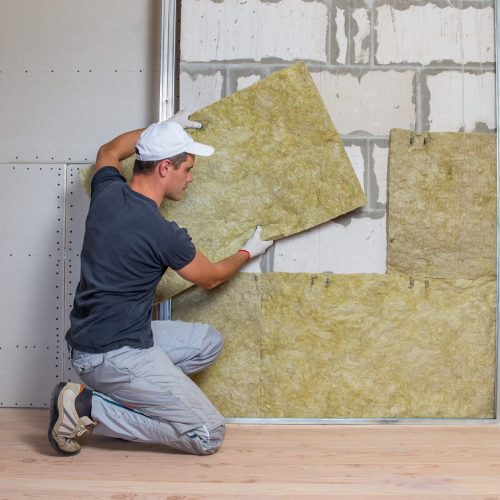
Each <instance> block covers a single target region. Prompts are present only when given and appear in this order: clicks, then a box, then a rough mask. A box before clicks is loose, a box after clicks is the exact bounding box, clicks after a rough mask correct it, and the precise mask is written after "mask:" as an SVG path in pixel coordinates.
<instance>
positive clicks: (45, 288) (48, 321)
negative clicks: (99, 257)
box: [0, 164, 65, 406]
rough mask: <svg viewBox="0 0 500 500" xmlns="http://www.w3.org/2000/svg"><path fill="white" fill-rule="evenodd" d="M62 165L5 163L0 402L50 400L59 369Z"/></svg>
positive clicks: (0, 197) (0, 172) (0, 201)
mask: <svg viewBox="0 0 500 500" xmlns="http://www.w3.org/2000/svg"><path fill="white" fill-rule="evenodd" d="M64 178H65V171H64V165H20V164H17V165H5V164H2V165H0V206H1V210H2V221H3V222H2V238H0V275H1V276H2V286H1V288H0V294H1V302H2V336H1V339H0V403H1V405H2V406H46V405H47V402H48V398H49V397H50V390H51V388H52V386H53V385H54V384H55V383H56V382H57V381H58V380H59V379H60V375H61V373H62V368H61V367H62V364H61V362H62V356H63V351H64V349H63V347H62V346H63V336H64V331H63V328H64V317H63V314H64V295H63V293H64V289H63V288H64Z"/></svg>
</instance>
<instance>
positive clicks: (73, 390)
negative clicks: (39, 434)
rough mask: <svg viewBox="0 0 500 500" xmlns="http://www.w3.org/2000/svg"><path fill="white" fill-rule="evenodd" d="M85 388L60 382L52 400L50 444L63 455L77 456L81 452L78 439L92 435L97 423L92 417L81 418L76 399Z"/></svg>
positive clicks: (80, 385) (53, 392)
mask: <svg viewBox="0 0 500 500" xmlns="http://www.w3.org/2000/svg"><path fill="white" fill-rule="evenodd" d="M83 390H85V386H84V385H82V384H73V383H71V382H59V384H57V385H56V386H55V388H54V390H53V391H52V396H51V399H50V423H49V432H48V436H49V442H50V444H51V445H52V448H54V450H56V451H57V452H59V453H62V454H63V455H76V454H77V453H79V451H80V443H78V441H77V439H79V438H82V437H83V436H85V435H86V434H90V433H91V432H92V429H93V428H94V426H95V425H96V422H94V421H93V420H91V419H90V417H87V416H84V417H80V416H79V415H78V413H77V411H76V408H75V399H76V397H77V396H78V394H80V393H81V392H82V391H83Z"/></svg>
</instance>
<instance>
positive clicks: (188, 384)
mask: <svg viewBox="0 0 500 500" xmlns="http://www.w3.org/2000/svg"><path fill="white" fill-rule="evenodd" d="M73 366H74V368H75V369H76V371H77V372H78V374H79V375H80V378H81V379H82V380H83V381H84V382H85V383H86V384H88V385H89V386H90V387H92V388H93V389H95V390H96V391H98V392H95V393H94V396H93V398H92V418H93V419H94V420H96V421H97V422H98V425H97V426H96V428H95V430H94V432H95V433H96V434H104V435H106V436H111V437H120V438H123V439H128V440H131V441H140V442H155V443H163V444H165V445H168V446H171V447H174V448H177V449H179V450H182V451H186V452H188V453H195V454H211V453H215V452H216V451H217V449H218V448H219V447H220V445H221V444H222V441H223V439H224V418H223V417H222V415H221V414H220V413H219V412H218V411H217V409H216V408H215V407H214V406H213V405H212V403H210V401H209V400H208V398H207V397H206V396H205V395H204V394H203V392H202V391H201V390H200V389H199V388H198V386H197V385H196V384H194V383H193V382H192V381H191V379H190V378H189V377H188V376H186V375H185V374H184V373H183V372H182V371H181V370H179V369H178V368H176V366H175V365H174V364H173V363H172V361H171V360H170V359H169V357H168V356H167V355H166V354H165V353H164V352H163V351H162V350H161V349H160V348H159V347H158V346H154V347H152V348H150V349H133V348H130V347H123V348H121V349H118V350H116V351H111V352H109V353H104V354H87V353H82V352H78V351H74V352H73Z"/></svg>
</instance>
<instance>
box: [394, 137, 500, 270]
mask: <svg viewBox="0 0 500 500" xmlns="http://www.w3.org/2000/svg"><path fill="white" fill-rule="evenodd" d="M388 185H389V201H388V219H387V227H388V265H389V268H392V269H397V270H399V271H402V272H405V273H411V274H414V275H418V276H430V277H435V278H470V279H473V278H478V277H481V276H492V277H493V276H495V275H496V135H495V134H483V133H467V134H462V133H426V134H415V133H414V132H411V131H406V130H392V131H391V138H390V156H389V181H388Z"/></svg>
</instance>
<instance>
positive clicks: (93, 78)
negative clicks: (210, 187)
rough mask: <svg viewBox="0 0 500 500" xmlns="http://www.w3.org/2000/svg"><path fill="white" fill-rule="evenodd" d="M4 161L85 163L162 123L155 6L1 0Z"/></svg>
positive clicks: (94, 0) (131, 1)
mask: <svg viewBox="0 0 500 500" xmlns="http://www.w3.org/2000/svg"><path fill="white" fill-rule="evenodd" d="M0 9H1V10H0V12H1V15H0V47H1V48H2V49H1V50H0V109H1V110H2V120H1V121H0V134H1V136H2V147H0V162H3V163H7V162H25V163H28V162H30V163H31V162H60V163H62V162H64V163H67V162H86V161H91V160H92V159H94V158H95V155H96V151H97V148H98V147H99V146H100V145H101V144H102V143H103V142H105V141H107V140H110V139H112V138H113V137H114V136H116V135H118V134H119V133H122V132H125V131H127V130H130V129H135V128H140V127H143V126H146V125H148V124H149V123H151V122H152V121H155V120H156V119H157V118H158V102H159V84H160V31H161V0H101V1H99V0H87V1H83V0H22V1H14V0H0Z"/></svg>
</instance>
